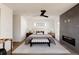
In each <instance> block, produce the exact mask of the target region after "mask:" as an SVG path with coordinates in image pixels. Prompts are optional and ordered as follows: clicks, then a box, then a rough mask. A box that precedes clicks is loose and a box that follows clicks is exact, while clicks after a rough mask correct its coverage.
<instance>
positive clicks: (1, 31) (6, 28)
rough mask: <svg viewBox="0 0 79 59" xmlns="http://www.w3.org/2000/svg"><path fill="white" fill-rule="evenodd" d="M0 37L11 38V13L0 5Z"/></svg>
mask: <svg viewBox="0 0 79 59" xmlns="http://www.w3.org/2000/svg"><path fill="white" fill-rule="evenodd" d="M0 9H1V10H0V11H1V13H0V16H1V17H0V37H6V38H13V17H12V16H13V11H12V10H11V9H10V8H8V7H7V6H5V5H3V4H0Z"/></svg>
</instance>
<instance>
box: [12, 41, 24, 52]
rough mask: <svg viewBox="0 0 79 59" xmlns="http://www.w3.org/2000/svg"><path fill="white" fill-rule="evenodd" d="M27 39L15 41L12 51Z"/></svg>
mask: <svg viewBox="0 0 79 59" xmlns="http://www.w3.org/2000/svg"><path fill="white" fill-rule="evenodd" d="M24 41H25V40H23V41H21V42H13V49H12V51H14V50H15V49H16V48H17V47H18V46H20V45H21V44H22V43H23V42H24Z"/></svg>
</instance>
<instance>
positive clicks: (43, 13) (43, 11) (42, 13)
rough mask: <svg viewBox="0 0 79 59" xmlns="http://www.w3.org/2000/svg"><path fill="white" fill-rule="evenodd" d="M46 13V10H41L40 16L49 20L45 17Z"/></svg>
mask: <svg viewBox="0 0 79 59" xmlns="http://www.w3.org/2000/svg"><path fill="white" fill-rule="evenodd" d="M45 13H46V10H41V14H40V16H43V17H47V18H48V16H47V15H45Z"/></svg>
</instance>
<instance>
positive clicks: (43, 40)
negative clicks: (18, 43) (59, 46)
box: [32, 39, 49, 42]
mask: <svg viewBox="0 0 79 59" xmlns="http://www.w3.org/2000/svg"><path fill="white" fill-rule="evenodd" d="M32 42H49V40H48V39H32Z"/></svg>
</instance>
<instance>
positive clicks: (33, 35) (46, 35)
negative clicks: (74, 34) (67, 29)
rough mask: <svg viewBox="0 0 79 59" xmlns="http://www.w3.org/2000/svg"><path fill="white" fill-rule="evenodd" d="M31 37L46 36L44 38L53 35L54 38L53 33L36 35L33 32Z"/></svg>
mask: <svg viewBox="0 0 79 59" xmlns="http://www.w3.org/2000/svg"><path fill="white" fill-rule="evenodd" d="M29 37H40V38H41V37H44V38H46V37H47V38H48V37H51V38H52V36H51V35H49V34H44V35H42V34H37V35H35V34H32V35H30V36H29Z"/></svg>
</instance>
